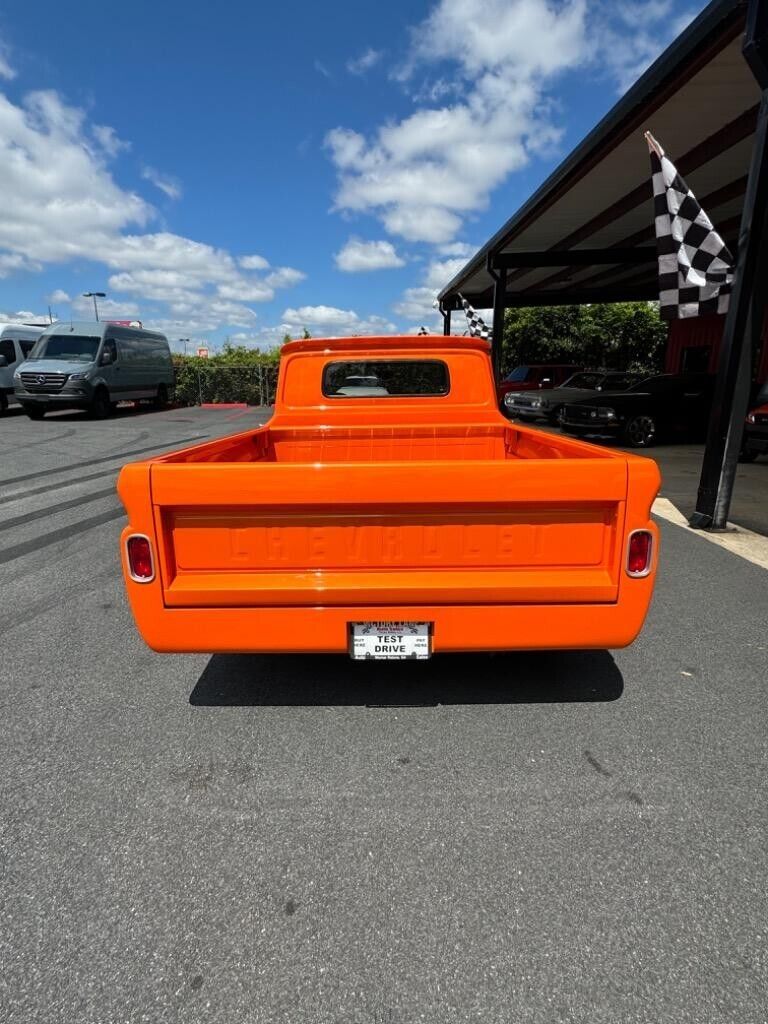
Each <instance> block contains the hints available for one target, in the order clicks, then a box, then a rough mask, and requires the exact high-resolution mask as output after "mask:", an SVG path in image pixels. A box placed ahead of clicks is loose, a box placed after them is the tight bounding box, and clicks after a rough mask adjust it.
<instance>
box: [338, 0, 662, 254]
mask: <svg viewBox="0 0 768 1024" xmlns="http://www.w3.org/2000/svg"><path fill="white" fill-rule="evenodd" d="M671 11H672V0H636V2H635V0H621V2H620V3H618V4H616V3H609V2H607V0H591V2H590V3H587V0H436V2H435V3H433V5H432V7H431V9H430V12H429V14H428V15H427V17H426V18H425V20H424V21H423V22H422V23H421V24H420V25H417V26H416V27H415V28H413V29H412V31H411V40H410V46H408V47H406V56H405V58H404V60H403V63H402V65H401V66H400V67H399V68H397V69H396V70H395V73H394V75H393V77H394V78H396V79H397V80H399V81H400V82H401V84H402V85H403V86H404V87H405V88H406V89H407V90H408V91H409V92H410V93H411V96H412V98H413V100H414V102H415V103H416V105H417V109H416V110H415V111H414V112H413V113H412V114H410V115H409V116H407V117H404V118H402V119H400V120H391V121H387V122H385V123H382V124H380V125H379V127H378V128H376V129H375V130H374V131H373V132H371V133H369V134H365V135H364V134H361V133H360V132H358V131H353V130H351V129H350V128H348V127H343V126H340V127H336V128H334V129H332V130H331V131H329V132H328V133H327V134H326V138H325V145H326V148H327V150H328V151H329V153H330V156H331V160H332V162H333V163H334V164H335V166H336V170H337V174H338V187H337V191H336V195H335V202H334V208H335V209H336V210H337V211H341V212H344V213H348V214H349V213H351V214H368V215H373V216H376V217H377V218H378V219H379V220H380V221H381V223H382V224H383V225H384V226H385V228H386V229H387V231H389V232H390V233H391V234H393V235H398V236H400V237H402V238H405V239H407V240H408V241H412V242H419V241H420V242H427V243H431V244H434V245H444V244H446V243H449V242H451V241H452V240H453V239H454V238H455V236H456V234H457V233H458V232H459V230H460V229H461V226H462V224H463V223H464V222H465V220H466V219H467V217H468V216H470V215H471V214H473V213H476V212H477V211H480V210H483V209H484V208H486V207H487V205H488V202H489V198H490V195H491V193H492V192H493V190H494V189H496V188H497V187H498V186H499V185H500V184H501V183H502V182H503V181H505V180H506V179H507V178H508V177H509V175H510V174H511V173H513V172H515V171H518V170H520V169H521V168H523V167H524V166H525V165H526V164H527V163H528V162H529V161H530V160H531V158H532V157H534V156H541V155H547V156H549V155H551V154H552V152H553V150H554V149H555V148H556V147H557V146H558V144H559V142H560V139H561V137H562V129H561V126H560V125H559V124H558V116H557V115H558V108H557V107H556V106H555V104H553V102H552V100H551V93H552V88H553V86H554V84H555V83H556V81H557V79H558V77H559V76H562V75H563V74H564V73H566V72H569V71H573V70H574V69H577V68H580V69H587V68H589V69H592V70H593V72H595V73H596V74H597V76H598V77H599V78H605V77H612V78H613V79H614V80H616V81H618V82H619V83H620V84H621V86H622V87H625V86H626V85H627V84H629V82H630V81H631V80H633V79H634V78H636V77H637V75H638V74H639V73H640V72H641V71H642V70H643V69H644V68H645V67H646V66H647V65H648V63H649V62H650V61H651V60H652V59H653V58H654V57H655V56H656V55H657V54H658V53H659V52H660V50H661V49H662V47H663V45H664V44H665V43H667V42H669V41H670V39H671V38H672V33H673V32H674V30H675V28H678V27H679V19H677V20H676V19H674V18H672V17H671ZM430 79H432V80H430Z"/></svg>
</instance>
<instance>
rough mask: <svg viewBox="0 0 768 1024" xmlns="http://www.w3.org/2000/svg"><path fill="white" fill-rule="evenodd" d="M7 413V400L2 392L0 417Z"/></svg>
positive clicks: (0, 392) (0, 395)
mask: <svg viewBox="0 0 768 1024" xmlns="http://www.w3.org/2000/svg"><path fill="white" fill-rule="evenodd" d="M7 412H8V398H7V396H6V394H5V392H4V391H0V416H3V415H5V413H7Z"/></svg>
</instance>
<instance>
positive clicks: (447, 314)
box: [440, 306, 451, 335]
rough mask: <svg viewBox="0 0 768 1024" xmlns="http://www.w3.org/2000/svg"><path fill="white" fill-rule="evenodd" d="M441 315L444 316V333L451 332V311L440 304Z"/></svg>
mask: <svg viewBox="0 0 768 1024" xmlns="http://www.w3.org/2000/svg"><path fill="white" fill-rule="evenodd" d="M440 316H442V318H443V334H446V335H447V334H450V333H451V311H450V309H443V307H442V306H440Z"/></svg>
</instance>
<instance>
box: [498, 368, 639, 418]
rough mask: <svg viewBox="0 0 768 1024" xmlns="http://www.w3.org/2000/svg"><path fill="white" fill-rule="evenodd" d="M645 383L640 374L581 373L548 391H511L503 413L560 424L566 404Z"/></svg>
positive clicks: (609, 371) (582, 371)
mask: <svg viewBox="0 0 768 1024" xmlns="http://www.w3.org/2000/svg"><path fill="white" fill-rule="evenodd" d="M642 379H643V375H642V374H640V373H622V372H619V371H616V370H581V371H580V372H579V373H574V374H573V375H572V376H571V377H569V378H568V380H566V381H564V382H563V384H562V385H561V386H560V387H559V388H551V389H550V390H549V391H544V392H541V391H519V392H518V391H510V392H509V393H508V394H506V395H505V396H504V411H505V412H506V414H507V416H514V417H515V418H516V419H520V420H536V419H545V420H549V422H550V423H557V421H558V420H559V418H560V413H561V411H562V409H563V406H564V405H565V404H566V403H568V402H578V401H580V400H581V399H582V398H592V397H594V394H595V392H596V391H598V392H602V391H624V390H625V389H626V388H629V387H631V386H632V385H633V384H636V383H638V381H641V380H642Z"/></svg>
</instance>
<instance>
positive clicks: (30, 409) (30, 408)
mask: <svg viewBox="0 0 768 1024" xmlns="http://www.w3.org/2000/svg"><path fill="white" fill-rule="evenodd" d="M24 412H25V413H26V414H27V416H29V418H30V419H31V420H41V419H42V418H43V416H45V414H46V413H47V412H48V410H47V409H46V407H45V406H44V405H25V406H24Z"/></svg>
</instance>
